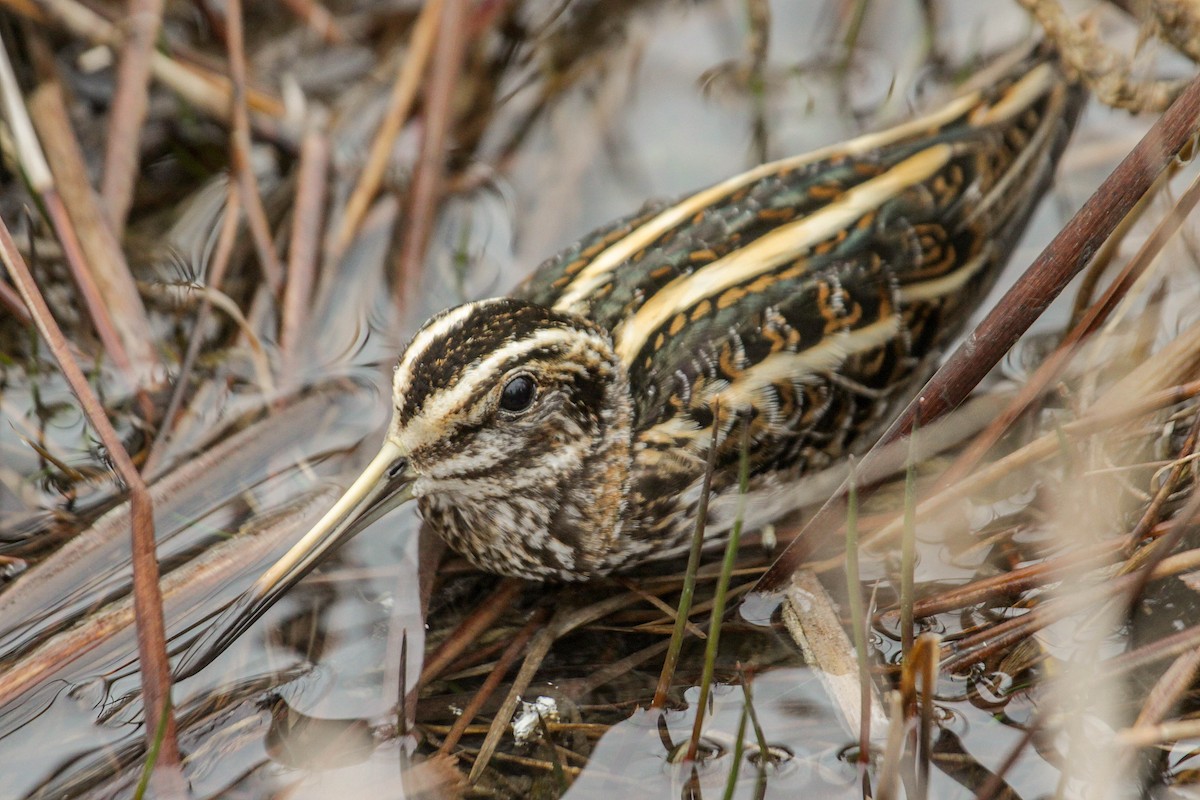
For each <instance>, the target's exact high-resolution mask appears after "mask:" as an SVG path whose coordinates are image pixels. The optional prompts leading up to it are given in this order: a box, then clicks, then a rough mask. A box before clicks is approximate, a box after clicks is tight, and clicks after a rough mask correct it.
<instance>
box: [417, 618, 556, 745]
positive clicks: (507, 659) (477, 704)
mask: <svg viewBox="0 0 1200 800" xmlns="http://www.w3.org/2000/svg"><path fill="white" fill-rule="evenodd" d="M547 614H549V609H548V608H539V609H538V610H537V611H535V612H534V613H533V616H532V617H531V618H530V619H529V622H527V623H525V626H524V627H522V628H521V630H520V631H518V632H517V635H516V636H514V637H513V640H512V642H510V643H509V645H508V647H506V648H505V649H504V653H503V654H501V656H500V658H499V660H497V661H496V666H495V668H494V669H493V670H492V671H491V672H490V673H489V674H488V676H487V678H486V679H485V680H484V682H483V685H482V686H480V687H479V689H478V690H477V691H476V692H475V695H474V696H473V697H472V698H471V702H469V703H467V707H466V708H464V709H463V712H462V714H461V715H459V717H458V719H457V720H455V721H454V725H453V727H451V728H450V732H449V733H447V734H446V739H445V740H444V741H443V742H442V745H441V747H439V748H438V752H439V753H446V754H449V753H450V751H451V750H453V749H454V745H456V744H458V740H459V739H461V738H462V735H463V732H464V731H465V730H466V729H467V726H468V725H470V724H471V721H472V720H474V719H475V715H476V714H478V713H479V710H480V709H481V708H483V704H484V703H486V702H487V701H488V698H489V697H491V696H492V694H494V693H495V691H496V689H497V687H499V686H500V681H502V680H504V676H505V675H507V674H508V671H509V669H511V668H512V665H513V664H515V663H516V661H517V658H518V657H519V656H520V655H521V651H523V650H524V649H525V645H527V644H528V643H529V640H530V639H531V638H533V634H534V633H536V632H537V629H538V628H539V627H540V626H541V625H542V624H543V623H544V622H545V621H546V616H547Z"/></svg>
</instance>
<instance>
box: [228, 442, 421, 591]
mask: <svg viewBox="0 0 1200 800" xmlns="http://www.w3.org/2000/svg"><path fill="white" fill-rule="evenodd" d="M406 455H407V454H406V453H405V452H404V451H403V450H402V449H400V447H398V446H397V445H395V444H393V443H392V442H391V441H389V440H386V439H385V440H384V443H383V447H382V448H381V449H380V451H379V453H378V454H377V455H376V456H375V458H373V459H371V463H370V464H368V465H367V468H366V469H364V470H363V472H362V474H361V475H359V476H358V478H357V479H355V481H354V483H352V484H350V488H349V489H347V490H346V493H345V494H344V495H342V496H341V498H340V499H339V500H338V501H337V502H336V503H334V505H333V508H331V509H329V511H327V512H326V513H325V516H323V517H321V519H320V521H318V522H317V524H316V525H314V526H313V527H312V530H310V531H309V532H308V533H306V534H304V536H303V538H301V539H300V541H298V542H296V544H295V545H293V546H292V549H291V550H289V551H287V553H286V554H285V555H284V556H283V558H281V559H279V560H278V561H276V562H275V563H274V564H273V565H272V566H271V568H270V569H268V570H267V571H266V572H264V573H263V574H262V577H260V578H259V579H258V580H257V581H255V583H254V587H253V588H252V589H251V591H252V592H253V593H255V594H257V595H258V596H259V597H266V596H268V595H271V594H273V593H278V592H282V591H286V590H287V589H288V588H290V587H291V586H292V585H293V584H294V583H295V582H296V581H298V580H300V578H302V577H304V575H305V573H307V572H308V571H309V570H310V569H312V568H313V567H314V566H316V564H317V562H318V561H320V560H321V558H322V557H323V556H324V555H325V553H327V552H328V551H329V549H330V548H331V547H333V546H334V545H336V544H337V543H338V542H341V541H342V540H343V539H348V538H349V537H350V536H351V535H353V534H355V533H357V532H358V531H360V530H362V529H363V528H364V527H366V526H367V525H369V524H370V523H371V522H374V521H375V520H376V519H378V518H379V517H381V516H383V515H384V514H386V513H387V512H388V511H391V510H392V509H393V508H395V507H396V506H399V505H401V504H402V503H405V502H407V501H408V500H410V499H412V473H411V472H410V471H409V469H408V459H407V458H406Z"/></svg>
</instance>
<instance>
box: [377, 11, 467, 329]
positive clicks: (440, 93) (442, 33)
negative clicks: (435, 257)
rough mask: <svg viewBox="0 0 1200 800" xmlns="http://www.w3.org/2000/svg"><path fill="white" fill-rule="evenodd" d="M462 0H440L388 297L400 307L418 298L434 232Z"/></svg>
mask: <svg viewBox="0 0 1200 800" xmlns="http://www.w3.org/2000/svg"><path fill="white" fill-rule="evenodd" d="M465 24H466V13H465V3H464V0H444V5H443V6H442V19H441V25H440V26H439V28H438V37H437V45H436V47H435V49H434V55H433V63H432V64H431V66H430V78H429V90H428V92H427V94H426V102H425V130H424V132H423V134H422V136H421V152H420V155H419V156H418V159H417V165H416V171H415V174H414V177H413V185H412V190H411V192H410V193H409V198H408V208H407V210H408V225H407V227H406V229H405V232H404V241H403V242H401V245H400V257H399V260H398V261H397V263H396V271H395V276H394V279H395V283H394V284H393V287H392V297H393V300H394V301H395V303H396V306H397V307H398V308H403V307H404V306H405V305H406V302H405V301H406V300H408V299H410V298H413V297H415V296H416V292H417V287H418V283H419V280H420V276H421V272H422V265H423V263H424V260H425V249H426V246H427V245H428V243H429V237H430V234H431V232H432V231H433V223H434V220H435V219H436V217H437V208H438V204H439V202H440V200H441V193H442V184H443V183H444V181H445V160H446V137H447V134H448V133H449V130H450V118H451V116H452V115H453V113H454V90H455V87H457V86H458V75H459V72H460V71H461V69H462V62H463V52H464V50H465V48H466V36H465V33H464V26H465Z"/></svg>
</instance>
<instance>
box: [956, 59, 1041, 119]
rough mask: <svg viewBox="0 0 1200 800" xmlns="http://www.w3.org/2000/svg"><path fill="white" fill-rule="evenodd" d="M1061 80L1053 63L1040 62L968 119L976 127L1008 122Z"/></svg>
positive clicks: (974, 111) (972, 113)
mask: <svg viewBox="0 0 1200 800" xmlns="http://www.w3.org/2000/svg"><path fill="white" fill-rule="evenodd" d="M1061 82H1062V78H1061V76H1060V75H1059V73H1058V72H1057V71H1056V70H1055V68H1054V67H1053V66H1052V65H1050V64H1048V63H1042V64H1038V65H1037V66H1036V67H1034V68H1033V69H1031V70H1029V72H1027V73H1026V74H1025V76H1024V77H1022V78H1021V79H1020V80H1019V81H1017V82H1016V83H1014V84H1013V85H1012V86H1010V87H1008V89H1006V90H1005V92H1004V95H1003V96H1002V97H1001V98H1000V99H999V100H997V101H996V102H995V103H992V104H991V105H986V106H980V107H979V108H977V109H975V110H973V111H972V112H971V113H970V115H968V117H967V121H968V122H969V123H970V124H971V125H974V126H976V127H983V126H985V125H994V124H995V123H997V122H1006V121H1008V120H1010V119H1012V118H1013V117H1015V116H1017V115H1018V114H1020V113H1021V112H1022V111H1024V110H1025V109H1026V108H1028V107H1029V106H1030V105H1031V104H1032V103H1033V102H1034V101H1035V100H1037V99H1038V98H1039V97H1041V96H1042V95H1043V94H1045V93H1046V92H1047V91H1048V90H1049V89H1050V87H1051V86H1053V85H1054V84H1056V83H1061Z"/></svg>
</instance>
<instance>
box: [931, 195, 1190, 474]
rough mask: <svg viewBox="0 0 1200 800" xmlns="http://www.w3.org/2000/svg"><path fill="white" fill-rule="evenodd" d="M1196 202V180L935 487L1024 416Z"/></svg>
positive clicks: (963, 468)
mask: <svg viewBox="0 0 1200 800" xmlns="http://www.w3.org/2000/svg"><path fill="white" fill-rule="evenodd" d="M1197 202H1200V177H1198V178H1196V179H1195V180H1194V181H1192V183H1191V185H1190V186H1188V188H1187V191H1185V192H1184V193H1183V196H1182V197H1180V198H1179V202H1178V203H1176V204H1175V207H1174V208H1172V209H1171V212H1170V213H1169V214H1167V215H1166V216H1165V217H1164V218H1163V219H1162V220H1161V221H1160V222H1159V223H1158V226H1157V227H1155V229H1154V232H1153V233H1151V234H1150V237H1149V238H1147V239H1146V241H1145V242H1144V243H1143V244H1142V246H1141V248H1139V249H1138V252H1137V254H1136V255H1135V256H1134V257H1133V258H1132V259H1130V261H1129V263H1128V264H1126V265H1125V268H1124V269H1123V270H1121V274H1120V275H1118V276H1117V278H1116V280H1114V281H1113V282H1112V283H1111V284H1109V286H1108V288H1107V289H1106V290H1105V291H1104V294H1103V295H1102V296H1101V297H1100V299H1099V300H1097V301H1096V302H1095V303H1093V304H1092V305H1091V307H1089V308H1088V310H1087V312H1086V313H1085V314H1084V315H1083V317H1082V318H1081V319H1080V320H1079V323H1078V324H1076V325H1075V326H1074V327H1073V328H1072V329H1071V331H1070V332H1069V333H1067V335H1066V336H1065V337H1063V340H1062V342H1061V343H1060V344H1059V345H1058V347H1057V348H1056V349H1055V350H1054V352H1053V353H1051V354H1050V356H1049V357H1048V358H1047V359H1046V360H1045V361H1043V362H1042V364H1041V366H1039V367H1038V369H1037V371H1036V372H1034V374H1033V375H1032V376H1031V377H1030V378H1029V379H1028V380H1026V381H1025V382H1024V384H1023V385H1022V386H1021V389H1020V391H1019V392H1018V393H1017V396H1016V397H1014V398H1013V400H1012V402H1011V403H1010V404H1009V406H1008V408H1006V409H1005V410H1004V411H1003V412H1002V413H1001V414H1000V415H999V416H998V417H996V419H995V420H993V421H992V423H991V424H990V425H989V426H988V427H987V428H986V429H985V430H983V431H982V432H981V433H980V434H979V435H978V436H976V437H975V440H974V441H973V442H971V444H970V445H969V446H968V447H967V448H966V449H965V450H964V451H963V452H962V454H961V455H960V456H959V457H958V458H957V459H956V460H955V462H954V464H952V465H951V467H950V468H949V469H948V470H946V473H945V474H944V475H943V476H942V477H941V478H940V479H939V484H940V485H943V486H948V485H949V484H951V483H955V482H957V481H958V480H960V479H961V478H962V477H963V476H965V475H966V474H967V473H969V472H970V471H971V470H972V469H973V468H974V467H975V465H976V464H978V463H979V461H980V459H982V458H983V456H984V455H985V454H986V453H987V451H988V450H990V449H991V448H992V447H993V446H994V445H995V444H996V442H998V441H1000V437H1001V436H1003V435H1004V432H1005V431H1007V430H1008V428H1009V427H1010V426H1011V425H1012V424H1013V423H1014V422H1016V421H1017V420H1018V419H1020V417H1021V415H1023V414H1024V413H1025V412H1026V411H1028V410H1029V409H1030V408H1031V407H1032V406H1033V404H1034V402H1035V401H1036V400H1037V398H1039V397H1041V395H1042V393H1043V392H1045V391H1046V389H1047V387H1048V386H1049V385H1050V384H1051V383H1052V382H1053V381H1054V380H1055V379H1056V378H1057V377H1058V376H1059V375H1060V374H1061V373H1062V371H1063V369H1065V368H1066V366H1067V364H1068V363H1070V361H1071V358H1072V357H1073V356H1074V355H1075V353H1076V352H1078V350H1079V345H1080V344H1081V343H1082V342H1083V340H1084V339H1086V338H1087V337H1089V336H1091V335H1092V334H1093V333H1095V332H1096V331H1097V330H1099V328H1100V326H1101V325H1103V324H1104V322H1105V321H1106V320H1107V319H1108V317H1109V315H1110V314H1112V312H1113V310H1114V309H1116V307H1117V305H1118V304H1119V303H1120V302H1121V300H1122V299H1123V298H1124V297H1125V295H1126V294H1128V292H1129V290H1130V289H1131V288H1132V287H1133V285H1134V284H1135V283H1136V282H1137V280H1138V278H1140V277H1141V276H1142V274H1143V273H1144V272H1145V271H1146V270H1147V269H1148V268H1149V267H1150V265H1151V264H1152V263H1153V262H1154V259H1155V258H1156V257H1157V256H1158V254H1159V252H1160V251H1161V250H1162V248H1163V247H1164V246H1165V245H1166V243H1167V242H1168V241H1169V240H1170V239H1171V237H1172V236H1174V235H1175V233H1176V232H1177V231H1178V230H1179V226H1180V225H1182V224H1183V221H1184V220H1185V219H1187V216H1188V214H1189V213H1190V212H1191V210H1192V209H1193V208H1195V206H1196V203H1197Z"/></svg>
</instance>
